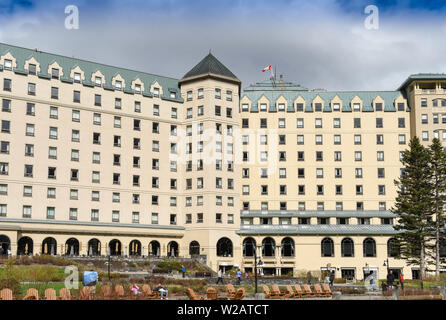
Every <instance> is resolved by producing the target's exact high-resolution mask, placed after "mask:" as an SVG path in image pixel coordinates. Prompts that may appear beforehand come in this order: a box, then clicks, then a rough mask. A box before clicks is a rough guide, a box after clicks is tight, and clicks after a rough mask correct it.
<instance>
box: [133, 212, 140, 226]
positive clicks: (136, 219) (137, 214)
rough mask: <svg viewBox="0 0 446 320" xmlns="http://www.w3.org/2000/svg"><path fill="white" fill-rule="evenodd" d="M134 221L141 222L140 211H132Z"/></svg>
mask: <svg viewBox="0 0 446 320" xmlns="http://www.w3.org/2000/svg"><path fill="white" fill-rule="evenodd" d="M132 223H139V212H137V211H133V212H132Z"/></svg>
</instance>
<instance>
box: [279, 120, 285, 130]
mask: <svg viewBox="0 0 446 320" xmlns="http://www.w3.org/2000/svg"><path fill="white" fill-rule="evenodd" d="M279 128H280V129H283V128H285V119H283V118H281V119H279Z"/></svg>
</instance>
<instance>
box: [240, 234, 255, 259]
mask: <svg viewBox="0 0 446 320" xmlns="http://www.w3.org/2000/svg"><path fill="white" fill-rule="evenodd" d="M254 250H256V241H255V240H254V239H253V238H246V239H245V240H243V256H244V257H253V256H254Z"/></svg>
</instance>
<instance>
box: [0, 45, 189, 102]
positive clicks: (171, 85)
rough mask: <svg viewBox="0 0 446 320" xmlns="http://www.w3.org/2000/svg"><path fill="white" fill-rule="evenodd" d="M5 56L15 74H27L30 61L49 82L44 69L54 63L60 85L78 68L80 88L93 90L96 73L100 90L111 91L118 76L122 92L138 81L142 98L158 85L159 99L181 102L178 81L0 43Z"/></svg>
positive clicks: (46, 69)
mask: <svg viewBox="0 0 446 320" xmlns="http://www.w3.org/2000/svg"><path fill="white" fill-rule="evenodd" d="M8 52H9V53H11V55H12V56H13V57H14V58H15V59H16V62H17V67H16V68H15V69H14V72H16V73H21V74H22V73H23V74H27V72H26V70H25V61H27V60H29V59H30V58H32V57H34V58H35V59H36V60H37V62H38V63H39V64H40V72H39V74H38V76H39V77H41V78H45V79H51V75H50V74H48V67H49V65H51V64H53V63H54V62H57V63H58V64H59V65H60V66H61V68H62V72H63V77H62V78H61V81H64V82H69V81H70V78H69V76H70V72H71V70H72V69H73V68H75V67H77V66H79V67H80V68H81V70H82V71H83V72H84V74H85V81H84V82H83V85H85V86H94V84H93V83H91V77H92V74H93V73H95V72H96V71H98V70H99V71H100V72H101V73H102V74H103V75H104V77H105V84H104V85H103V87H104V89H109V90H115V88H114V87H113V86H112V78H113V77H114V76H116V75H118V74H119V75H120V76H121V77H122V78H123V79H124V81H125V87H124V88H123V91H124V92H126V93H132V92H133V90H132V89H131V85H132V81H133V80H136V79H138V78H139V79H140V80H141V81H142V82H143V83H144V92H143V93H145V95H144V96H148V97H151V96H152V94H151V93H150V92H149V89H150V86H151V85H152V84H153V83H155V82H158V84H159V85H160V86H161V87H162V88H163V95H161V98H162V99H168V100H172V101H176V102H182V101H183V99H182V98H181V95H180V89H179V86H178V79H174V78H169V77H163V76H158V75H154V74H151V73H146V72H141V71H134V70H129V69H125V68H119V67H113V66H109V65H105V64H100V63H96V62H91V61H86V60H81V59H76V58H70V57H65V56H61V55H57V54H51V53H46V52H42V51H36V50H32V49H26V48H21V47H17V46H12V45H8V44H4V43H0V55H5V54H7V53H8ZM170 91H173V92H175V93H176V98H175V99H173V98H171V97H170Z"/></svg>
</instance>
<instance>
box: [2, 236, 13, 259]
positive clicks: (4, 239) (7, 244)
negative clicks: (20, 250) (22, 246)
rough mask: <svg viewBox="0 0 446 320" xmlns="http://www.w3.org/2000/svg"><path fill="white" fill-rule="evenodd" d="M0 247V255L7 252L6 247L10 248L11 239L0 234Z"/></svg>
mask: <svg viewBox="0 0 446 320" xmlns="http://www.w3.org/2000/svg"><path fill="white" fill-rule="evenodd" d="M0 248H1V250H0V253H1V254H2V255H6V254H8V249H11V240H9V237H7V236H5V235H4V234H0Z"/></svg>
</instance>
